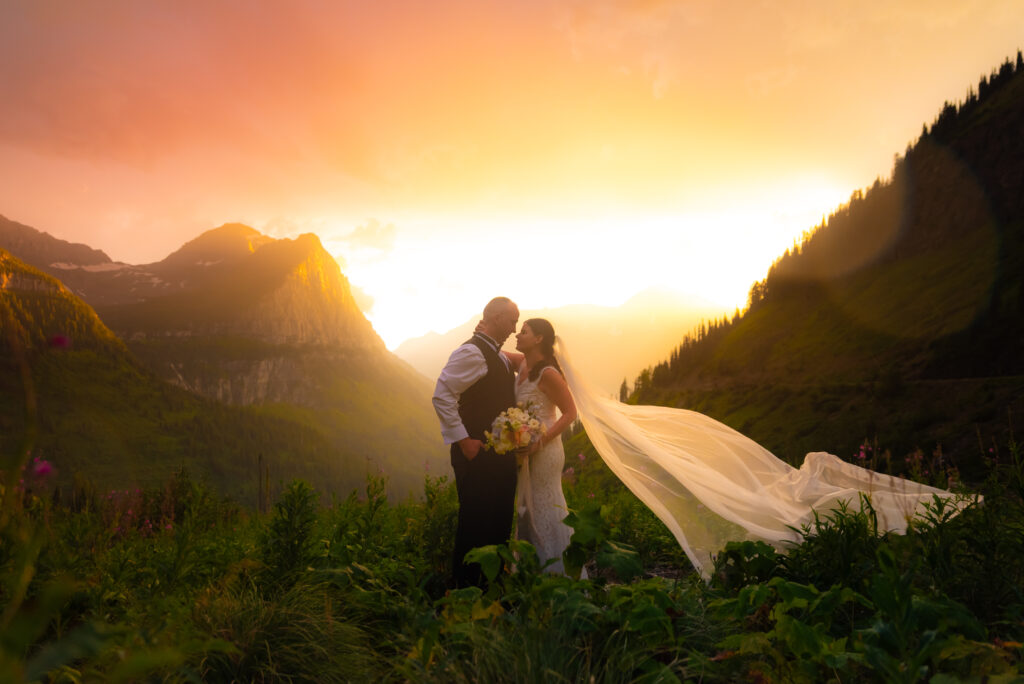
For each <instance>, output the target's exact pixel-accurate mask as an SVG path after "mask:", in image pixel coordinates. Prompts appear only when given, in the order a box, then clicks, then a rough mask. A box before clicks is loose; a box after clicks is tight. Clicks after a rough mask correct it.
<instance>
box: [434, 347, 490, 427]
mask: <svg viewBox="0 0 1024 684" xmlns="http://www.w3.org/2000/svg"><path fill="white" fill-rule="evenodd" d="M474 335H475V336H476V337H479V338H480V339H482V340H483V341H484V342H486V343H487V344H489V345H490V346H491V348H492V349H494V351H496V352H498V358H500V359H501V360H502V361H504V362H505V365H506V366H508V361H505V357H504V356H503V355H502V354H501V352H500V351H499V349H498V343H497V342H495V341H494V340H492V339H491V338H490V337H488V336H487V335H485V334H483V333H480V332H478V333H474ZM485 375H487V359H485V358H484V353H483V352H482V351H480V348H479V347H477V346H476V345H475V344H473V343H472V342H467V343H466V344H464V345H462V346H461V347H459V348H458V349H456V350H455V351H453V352H452V355H451V356H449V357H448V363H447V364H445V367H444V368H443V369H442V370H441V375H440V377H438V379H437V385H436V386H435V387H434V397H433V403H434V411H435V412H436V413H437V417H438V419H439V420H440V421H441V436H442V437H443V438H444V443H445V444H453V443H455V442H458V441H459V440H461V439H465V438H466V437H469V432H467V431H466V426H465V425H463V424H462V418H461V417H460V416H459V397H460V396H462V393H463V392H465V391H466V390H467V389H469V388H470V387H472V386H473V384H474V383H475V382H476V381H477V380H479V379H480V378H482V377H484V376H485Z"/></svg>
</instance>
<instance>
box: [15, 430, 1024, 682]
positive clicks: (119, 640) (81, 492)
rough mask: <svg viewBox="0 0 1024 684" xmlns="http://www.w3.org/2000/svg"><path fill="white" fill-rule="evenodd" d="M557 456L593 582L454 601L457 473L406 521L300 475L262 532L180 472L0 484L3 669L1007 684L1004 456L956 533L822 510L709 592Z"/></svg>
mask: <svg viewBox="0 0 1024 684" xmlns="http://www.w3.org/2000/svg"><path fill="white" fill-rule="evenodd" d="M568 447H569V450H568V452H567V453H568V454H569V456H568V458H567V472H566V474H565V478H564V481H563V482H564V486H565V488H566V491H567V496H568V499H569V502H570V506H571V508H572V509H573V515H572V516H570V518H569V521H570V522H571V524H573V526H574V528H575V534H574V536H573V542H572V544H571V546H570V548H569V550H568V551H567V560H568V561H571V562H569V563H567V565H568V566H569V567H570V568H572V566H573V563H574V562H577V563H582V564H585V566H586V568H587V570H588V575H589V579H584V580H578V579H573V578H571V577H565V576H561V575H552V574H549V573H546V572H544V571H543V569H542V568H541V567H540V566H539V563H538V561H537V558H536V555H535V553H534V551H533V549H532V547H531V546H530V545H529V544H527V543H525V542H513V543H511V544H510V545H509V546H507V547H485V548H483V549H479V550H477V551H476V552H475V556H474V557H475V558H476V560H477V561H478V562H480V563H481V564H482V566H483V569H484V571H485V574H489V575H490V576H491V581H490V582H489V583H488V584H487V585H485V586H484V587H482V588H476V587H471V588H464V589H458V590H453V589H451V588H450V587H449V584H448V583H449V577H450V570H451V568H450V567H449V565H450V549H451V544H452V535H453V533H454V526H455V512H456V497H455V493H454V487H453V485H452V483H451V482H449V481H447V480H446V479H444V478H440V479H434V478H428V479H427V480H426V482H425V486H424V492H423V495H422V496H421V497H419V498H416V499H409V500H406V501H404V502H402V503H397V504H396V503H391V502H389V501H388V498H387V496H386V494H385V492H386V483H385V482H384V481H383V480H381V479H377V478H370V479H369V480H367V483H366V486H365V487H364V488H363V489H362V490H361V491H360V492H358V493H354V494H353V495H351V496H349V497H347V498H345V499H335V500H324V499H322V498H321V497H320V496H319V495H317V494H316V493H315V491H314V490H313V489H312V488H311V487H310V486H309V485H307V484H305V483H302V482H299V481H296V482H292V483H290V484H288V485H286V486H284V487H282V490H281V494H280V495H279V496H278V497H277V499H276V501H275V502H274V505H273V506H272V507H271V509H270V511H269V512H268V513H266V514H254V513H253V512H251V511H249V510H247V509H244V508H242V507H239V506H238V505H236V504H233V503H232V502H230V501H227V500H224V499H222V498H220V497H218V496H216V495H214V494H213V493H212V492H211V490H210V489H209V487H208V486H207V485H206V484H204V483H202V482H198V481H196V480H194V479H193V478H191V477H189V476H188V475H187V474H186V473H184V472H182V473H179V474H178V475H176V476H175V477H174V478H172V479H171V480H170V481H168V482H167V483H165V485H164V486H162V487H156V488H151V489H146V490H139V491H136V490H128V491H125V490H120V491H118V492H102V491H98V490H97V489H96V488H94V487H93V488H90V487H87V486H85V485H84V484H82V483H80V485H79V487H78V489H77V490H76V492H75V493H74V495H72V496H65V497H64V498H63V499H62V500H61V501H59V502H55V501H54V500H53V497H52V490H51V489H49V488H48V487H49V485H48V483H47V481H46V474H45V473H42V474H37V473H36V468H35V467H34V466H33V464H31V463H27V464H26V468H25V469H24V470H23V471H22V472H12V471H7V472H5V473H4V474H3V479H2V490H0V496H2V497H3V500H2V511H3V518H2V520H0V542H2V543H0V578H2V582H0V605H2V606H3V609H2V613H0V615H2V622H0V672H3V673H4V677H5V678H6V679H7V680H8V681H53V682H63V681H66V682H75V681H96V680H109V681H139V680H145V681H169V682H177V681H371V680H379V681H410V680H411V681H446V682H447V681H456V682H458V681H465V682H469V681H481V680H486V681H497V682H503V681H515V682H521V681H595V682H628V681H684V680H687V681H688V680H700V681H711V682H715V681H758V680H760V681H780V682H781V681H786V682H790V681H807V682H817V681H868V682H871V681H879V682H889V681H907V682H914V681H935V682H943V681H982V680H983V679H984V678H988V681H1013V678H1014V677H1018V676H1019V674H1020V670H1021V669H1022V655H1024V654H1022V646H1021V643H1022V642H1024V596H1022V592H1021V587H1022V586H1024V534H1022V531H1024V505H1022V500H1021V494H1022V491H1024V490H1022V486H1021V485H1022V465H1024V463H1022V459H1021V454H1020V450H1019V448H1018V447H1017V446H1016V445H1015V444H1012V443H1011V444H1009V445H1006V446H1005V447H1003V450H1002V451H1001V453H1000V454H999V457H998V458H993V459H992V460H991V462H990V464H989V465H990V471H989V473H988V477H987V479H986V480H985V482H984V484H983V485H982V486H981V493H983V494H984V497H985V498H984V501H983V503H980V504H974V505H969V506H967V507H966V508H965V509H964V510H962V511H961V512H960V513H959V514H956V515H953V514H952V511H951V510H950V509H948V508H944V507H943V506H942V505H940V504H938V503H937V504H936V505H935V506H933V507H932V508H931V509H930V511H929V513H928V514H927V515H926V516H924V517H923V518H921V519H920V520H918V521H917V522H915V523H914V524H913V525H912V526H911V528H910V529H909V531H908V533H907V534H906V535H887V534H881V535H880V534H878V532H877V529H876V527H875V525H874V521H873V518H872V516H871V513H870V509H869V508H868V509H866V510H865V511H863V512H862V511H861V510H859V509H858V510H857V511H853V510H852V509H850V510H841V511H837V512H833V513H829V514H826V515H822V516H820V517H819V518H818V519H817V520H816V521H815V523H814V524H812V525H809V526H808V527H807V528H806V529H805V530H803V536H804V542H803V543H802V544H800V545H799V546H796V547H795V548H793V549H792V550H790V551H789V552H788V553H787V554H782V553H780V552H778V551H777V550H775V549H773V548H772V547H769V546H767V545H765V544H758V543H754V542H744V543H741V544H734V545H730V546H729V547H727V548H726V549H724V550H723V552H722V553H721V554H720V555H719V557H718V563H717V565H716V568H715V572H714V576H713V578H712V580H711V582H708V583H706V582H704V581H702V580H701V579H699V578H698V577H697V576H696V575H695V574H694V573H693V572H692V570H691V568H690V567H689V565H688V564H687V562H686V561H685V557H684V556H683V554H682V553H681V551H680V550H679V549H678V546H677V545H676V544H675V542H674V540H673V539H672V537H671V535H670V534H668V532H667V531H666V530H665V529H664V527H663V526H661V525H660V523H659V522H658V521H657V519H656V518H654V516H653V515H652V514H651V513H650V512H649V511H647V509H645V508H644V507H643V506H642V505H641V504H639V502H637V501H636V500H635V499H634V498H632V496H631V495H630V494H629V493H628V492H627V491H626V490H625V489H624V488H622V487H621V485H619V486H618V487H616V486H615V485H614V482H613V480H609V479H608V477H609V474H608V473H607V472H606V470H607V469H606V468H604V467H603V464H601V463H600V461H599V459H597V458H596V457H595V455H594V454H593V453H592V451H591V450H590V447H589V445H588V444H587V443H586V441H585V437H584V436H578V437H576V438H574V441H570V442H569V443H568ZM581 456H582V458H581ZM36 465H38V463H36ZM569 465H571V467H572V471H571V472H568V466H569ZM41 470H43V471H44V470H45V468H44V469H41ZM592 494H593V495H594V496H593V497H591V495H592ZM501 561H505V562H504V563H502V562H501Z"/></svg>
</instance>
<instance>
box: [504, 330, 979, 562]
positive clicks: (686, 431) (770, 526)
mask: <svg viewBox="0 0 1024 684" xmlns="http://www.w3.org/2000/svg"><path fill="white" fill-rule="evenodd" d="M516 340H517V344H516V346H517V348H518V349H519V350H520V351H522V352H523V354H522V356H520V355H518V354H510V355H509V356H510V359H511V360H512V361H513V363H518V364H520V369H521V372H520V377H519V379H518V381H517V387H516V398H517V400H519V401H523V400H534V401H535V403H537V404H539V405H540V406H541V407H542V410H543V411H544V416H545V417H544V418H542V420H543V422H544V423H545V425H546V426H547V428H548V430H547V433H546V434H545V437H544V439H543V442H544V444H543V445H539V444H538V445H536V446H534V447H532V449H531V453H530V455H529V456H528V457H527V458H526V461H525V464H524V466H523V470H521V471H520V475H519V477H520V480H519V481H520V492H521V493H520V495H518V496H517V506H518V509H519V515H520V517H519V520H520V523H519V525H520V532H519V535H520V538H524V539H527V540H528V541H530V542H532V543H533V544H534V546H536V547H537V550H538V554H539V555H540V556H541V561H542V562H543V561H544V560H545V559H547V558H559V559H560V558H561V553H562V551H563V550H564V549H565V547H566V546H567V545H568V541H569V537H570V535H571V531H570V530H569V529H568V527H566V526H565V524H564V523H563V522H562V519H563V518H564V516H565V512H566V511H565V498H564V496H563V494H562V489H561V469H562V465H563V463H564V458H565V456H564V453H563V451H562V444H561V440H560V439H558V438H557V437H558V436H559V434H560V433H561V432H562V431H563V430H564V429H565V428H566V427H567V426H568V425H569V424H571V422H572V421H573V420H574V418H575V416H576V413H577V411H578V413H579V417H580V420H581V421H582V423H583V427H584V428H585V429H586V432H587V436H588V437H589V438H590V441H591V443H592V444H593V445H594V448H595V449H596V450H597V452H598V454H599V455H600V456H601V458H602V460H604V462H605V463H606V464H607V465H608V467H609V468H610V469H611V470H612V472H614V473H615V475H616V476H617V477H618V478H619V479H620V480H622V482H623V483H624V484H625V485H626V486H627V487H629V489H630V490H631V491H632V492H633V493H634V494H635V495H636V496H637V498H639V499H640V500H641V501H643V502H644V504H645V505H647V506H648V507H649V508H650V509H651V510H652V511H653V512H654V513H655V515H657V516H658V518H660V519H661V521H662V522H663V523H665V525H666V526H667V527H668V529H669V530H670V531H671V532H672V534H673V535H674V536H675V538H676V540H677V541H678V542H679V544H680V545H681V546H682V548H683V550H684V551H685V552H686V555H687V557H688V558H689V559H690V561H691V562H692V563H693V566H694V567H695V568H696V569H697V570H698V571H699V572H700V573H701V575H703V576H704V577H705V578H708V577H709V576H710V574H711V570H712V568H713V565H714V563H713V556H714V554H717V553H718V552H719V551H721V550H722V549H723V548H724V547H725V545H726V543H728V542H730V541H743V540H748V539H750V540H762V541H766V542H769V543H771V544H773V545H775V546H776V547H779V548H784V546H785V545H786V544H787V543H799V541H800V540H801V534H800V529H801V528H802V527H804V526H805V525H808V524H810V523H812V522H813V521H814V518H815V515H816V514H817V515H825V514H827V513H828V512H830V511H833V510H836V509H837V508H839V507H841V506H843V505H846V506H848V507H849V508H850V509H851V510H859V509H860V507H861V506H862V504H863V501H864V500H865V498H866V499H867V500H869V501H870V506H871V508H872V509H873V510H874V513H875V516H876V517H877V520H878V529H879V530H880V531H890V532H897V533H902V532H905V531H906V529H907V523H908V521H909V520H910V519H911V518H913V517H914V516H915V515H917V514H919V513H921V512H922V511H923V510H924V508H925V506H927V505H930V504H933V503H934V502H936V501H938V500H943V501H946V502H947V503H952V505H954V506H957V507H959V506H960V504H961V503H962V502H959V501H954V499H955V495H954V494H952V493H951V492H948V491H945V490H942V489H937V488H935V487H929V486H928V485H924V484H920V483H918V482H913V481H911V480H904V479H902V478H898V477H893V476H891V475H884V474H882V473H877V472H875V471H871V470H867V469H865V468H861V467H858V466H855V465H853V464H851V463H847V462H845V461H843V460H842V459H840V458H839V457H837V456H834V455H832V454H828V453H824V452H814V453H809V454H807V456H806V458H805V459H804V463H803V465H802V466H801V467H800V468H794V467H793V466H791V465H789V464H788V463H786V462H784V461H782V460H780V459H778V458H776V457H775V456H774V455H772V454H771V452H769V451H768V450H767V449H765V448H764V447H762V446H760V445H759V444H757V443H756V442H754V441H753V440H751V439H749V438H747V437H745V436H743V435H741V434H740V433H739V432H736V431H735V430H733V429H732V428H730V427H728V426H726V425H724V424H722V423H719V422H718V421H716V420H713V419H712V418H709V417H708V416H705V415H703V414H701V413H697V412H694V411H687V410H684V409H675V408H668V407H664V406H633V405H629V404H623V403H621V402H619V401H616V400H614V399H612V398H610V397H605V396H603V395H601V394H600V393H599V392H597V391H595V390H593V389H592V388H591V387H589V386H588V385H587V383H586V381H585V380H584V379H583V377H582V376H581V375H580V374H579V373H578V372H577V370H576V369H575V368H573V366H572V363H571V360H570V357H569V354H568V351H567V349H566V346H565V343H564V342H563V341H562V340H560V339H556V338H555V335H554V330H553V328H552V327H551V324H550V323H548V322H547V321H545V320H544V319H530V320H528V321H526V323H524V324H523V327H522V331H521V332H520V333H519V335H517V336H516ZM552 343H554V344H552ZM555 406H558V408H559V409H560V410H561V412H562V416H561V418H559V419H558V420H557V421H556V420H554V407H555ZM524 474H525V478H524ZM554 569H555V570H556V571H561V569H562V565H561V562H560V561H559V562H558V563H557V565H556V566H554Z"/></svg>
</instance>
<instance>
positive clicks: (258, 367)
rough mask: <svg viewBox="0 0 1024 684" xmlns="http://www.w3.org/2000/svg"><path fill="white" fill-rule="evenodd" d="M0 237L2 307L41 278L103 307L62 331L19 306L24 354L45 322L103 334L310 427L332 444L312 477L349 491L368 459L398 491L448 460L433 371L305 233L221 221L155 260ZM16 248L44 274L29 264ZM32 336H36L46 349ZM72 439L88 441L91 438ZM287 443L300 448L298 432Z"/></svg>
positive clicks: (128, 358) (127, 359)
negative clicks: (383, 325) (419, 364)
mask: <svg viewBox="0 0 1024 684" xmlns="http://www.w3.org/2000/svg"><path fill="white" fill-rule="evenodd" d="M0 246H4V247H7V246H10V254H9V255H8V256H7V257H6V260H5V264H6V268H7V270H8V271H9V272H10V273H11V274H14V273H15V272H17V273H18V274H19V275H18V276H17V277H15V276H14V275H10V276H7V277H6V278H5V280H4V286H3V289H2V292H3V296H4V300H5V301H6V302H7V303H8V306H9V307H11V308H12V311H14V312H22V313H24V311H25V306H26V302H27V301H29V300H33V301H35V300H39V297H40V296H41V295H40V292H43V291H45V292H48V293H49V294H48V295H47V296H45V297H43V299H42V300H39V301H50V300H51V299H52V296H53V295H52V293H53V292H56V291H58V290H59V291H60V292H61V295H60V296H61V298H62V299H64V300H67V299H68V298H70V300H69V301H72V302H74V304H73V305H67V306H65V307H64V308H65V309H68V310H74V311H78V312H80V313H78V314H76V315H77V316H84V317H86V318H89V317H91V318H90V320H92V319H95V320H96V321H99V320H101V319H102V321H103V323H102V324H100V325H101V326H102V327H101V331H102V332H101V333H96V334H95V335H91V336H84V337H83V336H82V335H79V334H77V332H75V331H77V330H78V328H74V329H72V328H69V329H68V330H65V331H63V332H59V331H60V330H62V328H61V326H63V325H66V324H67V320H68V318H67V317H66V316H53V317H51V318H52V321H51V324H50V328H52V329H48V330H42V329H41V328H40V320H39V318H38V317H35V316H28V317H25V316H18V317H17V318H18V320H19V327H20V328H21V329H23V330H24V331H25V335H27V336H28V337H31V338H33V339H34V340H35V342H36V344H35V345H34V347H32V348H33V349H35V350H36V351H34V352H32V353H31V354H30V356H31V357H32V358H33V366H35V364H36V362H40V359H41V358H44V357H45V358H49V356H47V355H48V354H49V353H50V352H51V351H52V350H48V349H47V348H46V345H45V344H44V343H43V342H42V340H46V339H50V337H52V335H60V336H61V338H62V339H66V340H67V344H69V345H71V346H72V347H73V348H74V349H75V350H78V349H79V348H80V347H82V346H83V345H84V346H85V347H91V346H94V345H93V341H92V340H93V338H104V339H107V338H109V339H110V340H113V341H115V342H116V344H117V345H118V349H119V350H120V351H119V352H118V354H117V355H116V356H117V359H118V363H121V364H124V365H127V366H132V365H133V364H134V367H137V366H139V363H138V362H135V359H138V361H139V362H141V366H143V367H145V368H146V369H148V371H149V372H151V373H154V374H155V375H156V376H158V377H159V378H161V379H162V380H163V381H166V382H167V383H170V384H172V385H176V386H178V387H179V388H181V389H183V390H187V391H188V392H190V393H194V394H195V395H199V396H202V397H206V398H208V399H210V400H216V401H217V402H220V403H223V404H229V405H235V406H247V407H251V409H250V411H249V414H247V415H252V414H258V415H262V416H265V417H266V418H267V419H268V420H272V421H275V422H276V423H277V424H280V423H281V422H282V421H283V422H287V423H291V424H292V425H293V427H294V428H295V429H296V430H299V431H300V432H302V431H305V432H304V434H305V433H306V432H308V433H310V434H312V435H314V437H315V438H303V440H304V443H308V444H313V443H314V442H315V443H316V444H315V445H314V446H315V449H314V451H316V452H317V453H320V452H322V451H323V450H324V449H325V448H328V449H330V450H331V451H332V452H333V458H334V459H335V462H334V463H333V464H329V465H330V467H327V466H328V464H326V463H324V458H325V457H323V456H322V455H320V456H317V457H316V458H314V459H313V460H314V461H318V462H320V463H321V465H323V466H324V469H323V470H322V471H321V472H320V473H319V478H318V482H319V484H321V485H323V486H325V488H330V489H333V490H335V491H339V490H340V491H348V490H349V489H351V488H353V487H356V486H359V485H360V484H361V483H362V481H363V479H364V478H365V476H366V474H367V473H368V472H369V473H378V472H380V473H384V474H387V475H388V477H389V480H390V483H391V486H392V489H393V491H394V493H395V494H396V495H404V494H406V493H409V492H412V491H414V490H417V489H418V488H419V487H421V486H422V479H423V475H424V473H425V472H426V471H427V470H428V469H430V470H433V472H443V471H444V468H446V467H447V465H446V459H445V455H444V449H443V447H442V445H441V443H440V438H439V436H438V429H437V424H436V418H435V417H434V415H433V411H432V410H431V407H430V390H431V387H430V383H429V382H428V381H427V380H426V379H425V378H423V377H422V376H420V375H419V374H417V373H416V372H415V371H414V370H413V369H412V368H410V367H409V366H408V365H406V364H405V363H404V362H402V361H401V360H399V359H398V358H397V357H395V356H394V355H393V354H391V353H390V352H388V351H387V350H386V348H385V347H384V344H383V342H382V341H381V340H380V338H379V337H378V336H377V335H376V333H375V332H374V331H373V328H372V326H371V325H370V323H369V322H368V321H367V320H366V319H365V318H364V317H363V315H362V313H361V312H360V311H359V309H358V307H357V306H356V304H355V301H354V300H353V298H352V295H351V290H350V288H349V285H348V282H347V280H346V279H345V277H344V275H342V273H341V271H340V269H339V267H338V265H337V263H336V262H335V261H334V259H333V258H332V257H331V256H330V255H329V254H328V253H327V252H326V251H325V250H324V249H323V247H322V246H321V245H320V241H319V239H318V238H317V237H316V236H314V235H303V236H300V237H299V238H297V239H295V240H275V239H273V238H269V237H267V236H264V235H261V234H260V233H258V232H257V231H255V230H253V229H252V228H249V227H247V226H242V225H238V224H229V225H225V226H221V227H220V228H217V229H214V230H211V231H208V232H206V233H204V234H203V235H201V236H199V237H198V238H196V239H195V240H192V241H191V242H189V243H187V244H186V245H184V246H183V247H182V248H181V249H179V250H178V251H176V252H175V253H173V254H171V255H170V256H168V257H167V258H166V259H164V260H163V261H160V262H157V263H155V264H147V265H142V266H134V265H129V264H120V263H115V262H111V261H110V259H109V258H108V257H107V256H106V255H105V254H103V253H102V252H100V251H98V250H93V249H90V248H88V247H86V246H84V245H71V244H69V243H66V242H63V241H60V240H57V239H55V238H53V237H51V236H49V235H47V234H45V233H40V232H39V231H35V230H33V229H31V228H29V227H27V226H23V225H20V224H17V223H14V222H12V221H9V220H6V219H0ZM21 255H26V256H28V257H30V258H31V259H34V260H35V262H36V263H34V264H32V266H36V267H37V268H38V269H39V270H40V271H46V272H48V274H49V275H50V276H51V277H50V278H46V277H45V276H44V275H43V274H42V273H40V272H38V271H36V270H35V269H32V268H31V267H29V266H26V265H25V263H24V261H26V260H20V259H19V257H21ZM26 273H27V274H29V275H25V274H26ZM54 278H59V279H60V282H58V281H57V280H55V279H54ZM40 283H42V285H40ZM40 288H42V289H40ZM54 288H58V289H57V290H55V289H54ZM79 297H80V299H79ZM47 306H49V304H47ZM94 310H95V313H93V311H94ZM82 311H85V312H88V313H81V312H82ZM97 314H98V317H97ZM12 315H13V314H12ZM104 324H105V325H104ZM54 330H57V331H58V332H54ZM87 340H88V341H87ZM40 349H44V350H46V351H45V353H43V356H39V353H40V352H39V351H38V350H40ZM50 356H52V354H50ZM36 372H37V369H36V368H33V373H36ZM155 379H156V378H153V380H155ZM54 381H55V382H60V380H59V379H58V378H54ZM8 389H9V388H8ZM44 390H45V388H44ZM44 393H45V392H44ZM157 393H158V394H159V392H157ZM143 404H145V402H143ZM93 409H94V410H100V407H93ZM111 410H113V408H112V409H111ZM118 410H119V411H120V410H128V412H129V413H130V412H131V408H130V407H128V408H125V407H120V408H119V409H118ZM237 415H240V414H230V413H228V414H225V419H226V420H228V421H231V420H234V419H236V418H237ZM116 420H117V419H116V418H114V417H111V421H116ZM53 437H55V438H58V439H65V440H66V441H76V442H79V441H81V440H76V439H75V438H74V436H73V435H54V436H53ZM307 437H308V435H307ZM43 441H44V443H45V442H46V440H43ZM320 442H322V444H320ZM80 446H81V447H82V449H83V450H86V451H89V450H91V446H90V445H89V444H88V442H82V443H81V444H80ZM203 448H204V449H205V448H211V449H213V448H216V446H215V445H205V446H203ZM225 448H226V450H227V451H231V450H232V448H233V447H230V446H228V447H225ZM291 449H292V450H294V451H296V452H302V451H303V448H302V447H301V446H300V445H298V444H296V445H292V447H291ZM172 451H173V450H172ZM210 458H211V459H213V460H215V455H214V454H210ZM303 460H305V461H306V466H308V465H309V462H310V457H309V454H305V455H301V454H299V453H296V455H295V463H294V465H295V468H294V470H295V471H296V472H298V471H300V470H302V471H308V468H306V467H299V463H300V462H301V461H303ZM278 462H279V464H280V466H281V468H280V472H281V474H284V472H285V471H287V470H288V459H287V458H284V455H281V459H279V460H278ZM59 465H60V464H58V466H59ZM76 467H81V468H82V469H83V472H85V473H88V472H89V468H88V464H87V462H83V461H81V460H78V461H76ZM254 481H255V480H254Z"/></svg>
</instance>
